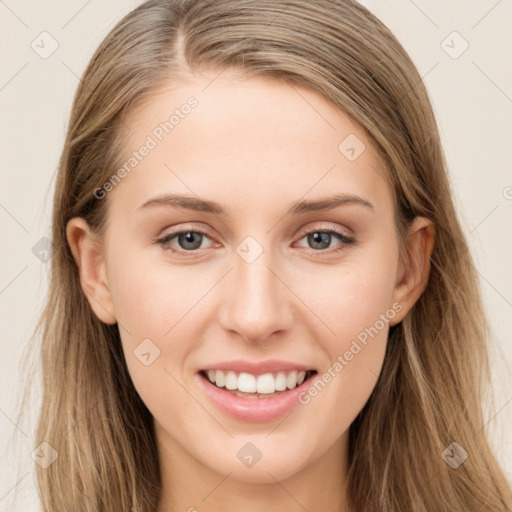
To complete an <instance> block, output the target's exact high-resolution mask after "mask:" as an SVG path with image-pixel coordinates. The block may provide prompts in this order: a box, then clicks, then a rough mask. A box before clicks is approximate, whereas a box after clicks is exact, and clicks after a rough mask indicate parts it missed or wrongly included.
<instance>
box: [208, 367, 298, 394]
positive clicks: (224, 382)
mask: <svg viewBox="0 0 512 512" xmlns="http://www.w3.org/2000/svg"><path fill="white" fill-rule="evenodd" d="M206 375H207V377H208V380H209V381H210V382H211V383H212V384H215V385H216V386H217V387H219V388H223V387H225V388H226V389H229V390H231V391H234V393H235V394H236V395H238V396H244V395H243V394H242V393H258V394H260V395H266V396H268V395H273V394H275V393H276V391H285V390H286V389H293V388H296V387H297V386H300V385H301V384H302V383H303V382H304V380H305V379H306V375H307V373H306V372H305V371H300V372H297V371H296V370H293V371H290V372H277V373H264V374H263V375H258V376H256V375H252V374H251V373H246V372H241V373H237V372H234V371H226V372H225V371H223V370H208V371H207V372H206Z"/></svg>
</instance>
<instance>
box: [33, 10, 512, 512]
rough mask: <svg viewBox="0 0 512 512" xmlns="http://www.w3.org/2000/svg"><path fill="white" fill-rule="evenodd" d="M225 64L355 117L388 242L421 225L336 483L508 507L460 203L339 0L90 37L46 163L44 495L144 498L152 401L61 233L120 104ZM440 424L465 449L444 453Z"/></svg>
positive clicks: (463, 506)
mask: <svg viewBox="0 0 512 512" xmlns="http://www.w3.org/2000/svg"><path fill="white" fill-rule="evenodd" d="M205 69H211V70H218V71H219V72H220V71H222V70H226V69H236V70H240V71H241V72H242V73H243V74H244V75H246V76H254V77H265V78H268V79H276V80H281V81H285V82H287V83H289V84H295V85H299V86H302V87H307V88H309V89H311V90H314V91H317V92H319V93H321V94H322V95H323V96H324V97H325V98H327V99H328V100H329V101H331V102H332V103H333V104H334V105H336V106H337V107H338V108H340V109H341V110H343V111H344V112H345V113H347V114H348V115H349V116H350V117H351V118H352V119H353V120H354V121H355V122H356V123H358V124H359V125H360V126H361V127H362V128H363V129H364V130H365V132H366V134H367V136H368V138H369V140H370V141H371V142H372V144H373V146H374V148H375V150H376V151H377V153H378V155H379V158H380V159H381V161H382V164H383V167H384V169H385V170H386V172H387V175H388V177H389V183H390V185H391V188H392V190H393V194H394V201H395V218H396V228H397V232H398V233H399V235H400V248H401V252H400V256H401V258H403V259H404V261H406V262H407V261H408V260H407V254H406V251H405V245H404V240H405V234H406V232H407V227H408V225H409V223H410V222H411V220H412V219H413V218H414V217H415V216H424V217H427V218H428V219H430V220H431V221H432V222H433V223H434V225H435V230H436V240H435V246H434V250H433V253H432V258H431V270H430V278H429V281H428V284H427V287H426V289H425V291H424V293H423V294H422V295H421V297H420V298H419V300H418V301H417V302H416V304H415V305H414V307H413V308H412V310H411V311H410V312H409V313H408V314H407V316H406V317H405V318H404V320H403V321H402V322H401V323H399V324H398V325H395V326H393V327H392V328H391V330H390V332H389V339H388V346H387V352H386V355H385V360H384V365H383V368H382V372H381V374H380V376H379V378H378V381H377V384H376V386H375V389H374V391H373V393H372V395H371V397H370V399H369V400H368V402H367V403H366V404H365V406H364V408H363V409H362V410H361V412H360V413H359V415H358V416H357V418H356V419H355V421H354V422H353V424H352V425H351V426H350V432H349V434H350V435H349V473H348V479H349V487H348V489H349V500H350V503H351V505H352V506H353V508H354V510H357V511H361V512H362V511H363V510H368V511H389V512H391V511H395V510H404V509H407V510H408V511H410V512H426V511H432V510H435V511H438V512H441V511H451V512H463V511H464V512H466V511H467V510H474V511H477V510H483V509H484V508H485V510H486V511H493V512H505V511H507V510H511V509H512V493H511V489H510V484H509V482H507V480H506V478H505V476H504V474H503V472H502V470H501V468H500V467H499V465H498V462H497V460H496V459H495V456H494V455H493V453H492V450H491V448H490V446H489V444H488V441H487V439H486V433H485V424H484V419H483V413H482V404H483V400H484V398H486V396H487V395H486V394H485V393H486V390H487V388H488V387H489V383H490V376H489V362H488V346H487V340H488V337H489V329H488V325H487V323H486V318H485V315H484V310H483V307H482V301H481V297H480V290H479V281H478V278H477V277H478V276H477V274H476V271H475V269H474V266H473V263H472V257H471V255H470V252H469V250H468V245H467V241H466V240H465V237H464V234H463V231H462V229H461V226H460V223H459V221H458V219H457V215H456V211H455V208H454V203H453V199H452V192H451V188H450V183H449V180H448V177H447V171H446V162H445V157H444V154H443V150H442V147H441V142H440V137H439V133H438V129H437V125H436V121H435V118H434V114H433V111H432V107H431V104H430V100H429V97H428V94H427V91H426V89H425V86H424V84H423V82H422V80H421V77H420V76H419V74H418V72H417V70H416V68H415V66H414V64H413V63H412V61H411V60H410V58H409V57H408V55H407V53H406V52H405V50H404V49H403V48H402V46H401V45H400V43H399V42H398V41H397V39H396V38H395V37H394V36H393V35H392V34H391V32H390V31H389V30H388V29H387V28H386V27H385V26H384V25H383V24H382V23H381V22H380V21H379V20H378V19H377V18H376V17H375V16H373V15H372V14H371V13H370V12H369V11H368V10H367V9H365V8H364V7H362V6H361V5H359V4H358V3H357V2H355V1H349V0H347V1H345V0H315V1H314V2H313V1H311V0H286V1H275V0H258V1H254V0H201V1H196V0H164V1H162V0H151V1H149V2H146V3H144V4H142V5H140V6H139V7H137V8H136V9H135V10H133V11H132V12H130V13H129V14H128V15H127V16H125V17H124V18H123V19H122V20H121V21H120V22H119V23H118V24H117V25H116V26H115V27H114V28H113V29H112V31H111V32H110V33H109V34H108V35H107V37H106V38H105V39H104V41H103V42H102V43H101V45H100V47H99V48H98V49H97V50H96V52H95V54H94V55H93V57H92V59H91V61H90V63H89V64H88V66H87V69H86V70H85V72H84V74H83V77H82V80H81V82H80V85H79V87H78V89H77V91H76V95H75V98H74V103H73V108H72V112H71V118H70V122H69V127H68V131H67V135H66V139H65V144H64V148H63V152H62V155H61V159H60V163H59V170H58V176H57V181H56V188H55V195H54V202H53V219H52V222H53V224H52V247H53V256H52V260H51V274H50V284H49V290H48V298H47V301H46V307H45V310H44V312H43V314H42V316H41V318H40V320H39V322H38V324H37V326H36V329H35V331H34V338H35V337H36V336H38V335H40V339H41V350H40V357H41V361H40V362H41V367H42V372H43V383H42V384H43V397H42V405H41V412H40V415H39V421H38V425H37V431H36V441H35V445H38V444H39V443H41V442H43V441H46V442H47V443H49V444H50V445H51V446H52V447H53V448H54V449H55V450H56V451H57V452H58V458H57V459H56V461H55V462H54V463H53V464H51V465H50V466H49V467H47V468H46V469H43V468H40V467H37V466H36V470H37V480H38V487H39V492H40V498H41V502H42V507H43V511H44V512H64V511H65V512H73V511H80V512H92V511H109V512H119V511H120V510H131V511H133V512H149V511H154V510H155V509H156V506H157V503H158V499H159V493H160V485H161V484H160V475H159V466H158V457H157V450H156V443H155V435H154V430H153V421H152V416H151V414H150V412H149V411H148V409H147V408H146V406H145V405H144V403H143V402H142V400H141V399H140V397H139V396H138V394H137V392H136V390H135V388H134V386H133V384H132V381H131V379H130V376H129V373H128V370H127V367H126V363H125V360H124V355H123V352H122V348H121V343H120V337H119V332H118V327H117V325H106V324H103V323H101V322H100V321H99V320H98V318H97V317H96V316H95V315H94V313H93V312H92V309H91V308H90V306H89V303H88V301H87V299H86V296H85V295H84V293H83V291H82V289H81V286H80V281H79V276H78V270H77V266H76V264H75V262H74V260H73V257H72V255H71V252H70V248H69V246H68V244H67V240H66V224H67V222H68V221H69V220H70V219H71V218H72V217H75V216H80V217H83V218H85V219H86V220H87V221H88V223H89V224H90V225H91V226H92V227H93V228H94V229H96V230H97V231H98V232H102V230H103V229H104V226H105V222H106V220H107V219H108V204H109V203H108V197H107V198H106V199H105V200H98V199H97V198H96V197H95V196H94V191H95V190H96V189H97V188H98V187H101V186H102V185H103V184H104V183H105V182H106V181H107V180H108V179H109V177H110V176H112V174H113V172H114V170H115V169H117V168H118V166H119V165H120V163H121V161H120V157H121V153H122V150H123V141H124V137H125V130H124V127H123V120H124V118H125V116H126V114H127V112H131V111H133V109H135V108H137V107H140V106H144V104H145V102H147V101H150V100H151V97H152V95H153V94H154V93H155V91H156V90H157V89H158V88H159V87H161V86H164V85H165V84H166V83H169V82H170V81H172V80H173V79H180V78H182V77H187V76H190V75H191V74H193V73H200V72H201V70H205ZM452 441H456V442H457V443H458V444H459V445H460V446H462V447H463V448H464V450H465V451H466V452H468V454H469V457H468V458H467V460H466V461H465V462H464V463H463V464H462V465H461V466H460V467H459V468H458V469H452V468H451V467H449V466H448V464H447V463H446V462H445V461H444V460H443V458H442V456H441V454H442V452H443V450H445V448H447V447H448V446H449V445H450V444H451V443H452Z"/></svg>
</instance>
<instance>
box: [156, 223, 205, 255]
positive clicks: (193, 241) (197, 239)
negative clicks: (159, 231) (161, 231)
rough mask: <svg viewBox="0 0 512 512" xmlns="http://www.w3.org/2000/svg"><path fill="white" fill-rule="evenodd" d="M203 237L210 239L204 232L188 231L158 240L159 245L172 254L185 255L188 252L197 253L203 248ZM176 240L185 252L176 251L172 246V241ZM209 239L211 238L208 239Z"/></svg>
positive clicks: (170, 234)
mask: <svg viewBox="0 0 512 512" xmlns="http://www.w3.org/2000/svg"><path fill="white" fill-rule="evenodd" d="M202 237H208V235H207V234H206V233H205V232H204V231H198V230H192V229H187V230H183V231H176V232H174V233H169V234H167V235H165V236H163V237H162V238H160V239H158V240H157V243H158V244H160V245H162V246H163V247H164V248H165V249H166V250H169V251H171V252H175V253H179V254H184V253H186V252H191V251H195V250H197V249H200V248H201V245H202ZM174 238H176V239H177V242H178V245H179V247H180V248H182V249H184V251H180V250H176V249H174V248H173V247H172V246H171V241H172V240H173V239H174ZM208 238H209V237H208Z"/></svg>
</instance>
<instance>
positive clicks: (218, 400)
mask: <svg viewBox="0 0 512 512" xmlns="http://www.w3.org/2000/svg"><path fill="white" fill-rule="evenodd" d="M197 377H198V379H199V381H200V383H201V386H202V387H203V389H204V390H205V392H206V394H207V395H208V396H209V397H210V399H211V400H212V402H213V403H214V404H215V405H216V406H217V407H218V408H219V409H220V410H221V411H223V412H225V413H227V414H229V415H230V416H232V417H234V418H236V419H239V420H243V421H254V422H265V421H272V420H275V419H277V418H279V417H281V416H283V415H284V414H286V413H288V412H290V411H291V410H292V409H293V408H294V407H296V406H297V405H299V395H300V393H301V392H302V391H305V390H306V389H307V388H309V387H310V385H311V379H312V377H309V378H308V379H306V380H305V381H304V382H303V383H302V384H301V385H300V386H297V387H296V388H293V389H288V390H287V391H283V392H281V393H280V394H279V395H276V396H273V397H270V398H242V397H240V396H237V395H233V394H232V393H230V392H229V391H227V390H226V388H219V387H217V386H216V385H215V384H212V383H211V382H210V381H209V380H208V379H207V378H206V377H203V376H202V375H200V374H197ZM313 377H314V375H313Z"/></svg>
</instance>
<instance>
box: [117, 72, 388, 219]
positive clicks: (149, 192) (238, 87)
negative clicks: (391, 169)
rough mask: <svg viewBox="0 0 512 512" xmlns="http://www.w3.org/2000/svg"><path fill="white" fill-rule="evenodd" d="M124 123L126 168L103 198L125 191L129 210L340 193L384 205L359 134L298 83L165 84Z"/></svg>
mask: <svg viewBox="0 0 512 512" xmlns="http://www.w3.org/2000/svg"><path fill="white" fill-rule="evenodd" d="M125 125H126V126H127V127H128V129H129V132H128V133H127V135H126V153H125V154H124V155H123V158H122V164H127V163H128V162H129V160H131V164H134V165H131V164H130V165H125V168H126V169H127V170H129V173H126V174H127V176H126V178H124V179H123V182H122V183H121V184H120V185H119V186H117V187H116V189H115V190H114V191H113V192H111V193H110V194H111V196H112V197H114V196H116V195H121V191H124V192H125V193H124V194H122V195H123V196H124V197H125V199H126V200H129V201H130V206H129V208H130V210H134V209H135V208H137V207H138V206H139V205H140V204H141V203H142V202H143V201H144V200H147V199H148V198H149V197H151V196H154V195H157V194H162V193H166V192H174V193H187V194H188V195H191V194H194V195H196V196H199V197H205V198H211V199H215V200H217V201H219V202H223V203H225V204H226V205H227V208H228V209H229V207H230V206H229V205H238V206H239V207H243V206H247V205H248V204H253V203H256V204H259V205H260V207H262V206H270V205H272V204H276V202H277V203H285V204H288V203H292V202H294V201H296V200H298V199H300V198H302V197H305V196H307V197H308V198H313V197H314V196H323V195H325V194H326V193H328V194H331V195H332V194H333V193H338V192H342V193H353V194H358V195H362V196H365V197H366V198H370V197H371V198H373V200H372V203H374V204H376V206H379V205H380V207H382V208H385V207H386V206H387V205H389V202H390V200H391V191H390V189H389V186H388V184H387V182H386V180H385V173H384V171H383V169H382V166H381V165H380V162H379V159H378V155H377V153H376V151H375V150H374V148H373V147H372V145H371V143H370V141H369V140H368V138H367V137H366V135H365V133H364V131H363V130H362V129H361V127H360V126H359V125H357V124H356V123H355V122H354V121H353V120H352V119H351V118H350V117H349V116H348V115H346V114H345V113H344V112H343V111H342V110H341V109H339V108H337V107H336V106H334V105H333V104H332V103H330V102H329V101H328V100H327V99H325V98H324V97H323V96H322V95H320V94H319V93H317V92H315V91H312V90H310V89H306V88H303V87H300V86H298V85H296V84H290V83H286V82H283V81H278V80H275V79H272V80H270V79H266V78H265V79H263V78H254V77H251V78H247V77H243V76H240V75H239V74H233V73H232V72H230V71H225V72H222V73H221V74H220V75H218V72H217V73H213V72H212V73H204V74H201V75H197V76H194V77H193V78H190V79H189V80H186V81H185V80H181V81H177V82H169V83H168V84H165V86H164V87H161V88H160V89H159V90H158V91H156V92H155V94H153V95H152V96H151V97H150V98H149V99H147V100H146V101H145V102H144V104H143V105H141V106H139V107H138V108H137V109H136V110H133V111H132V112H130V113H129V114H128V116H127V117H126V118H125ZM144 146H145V147H147V148H149V149H147V150H143V147H144ZM135 153H138V154H137V157H135V156H134V154H135ZM140 153H144V156H143V157H141V156H140ZM135 158H136V161H134V159H135ZM213 196H215V197H213ZM386 203H387V205H386ZM127 206H128V205H127Z"/></svg>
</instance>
